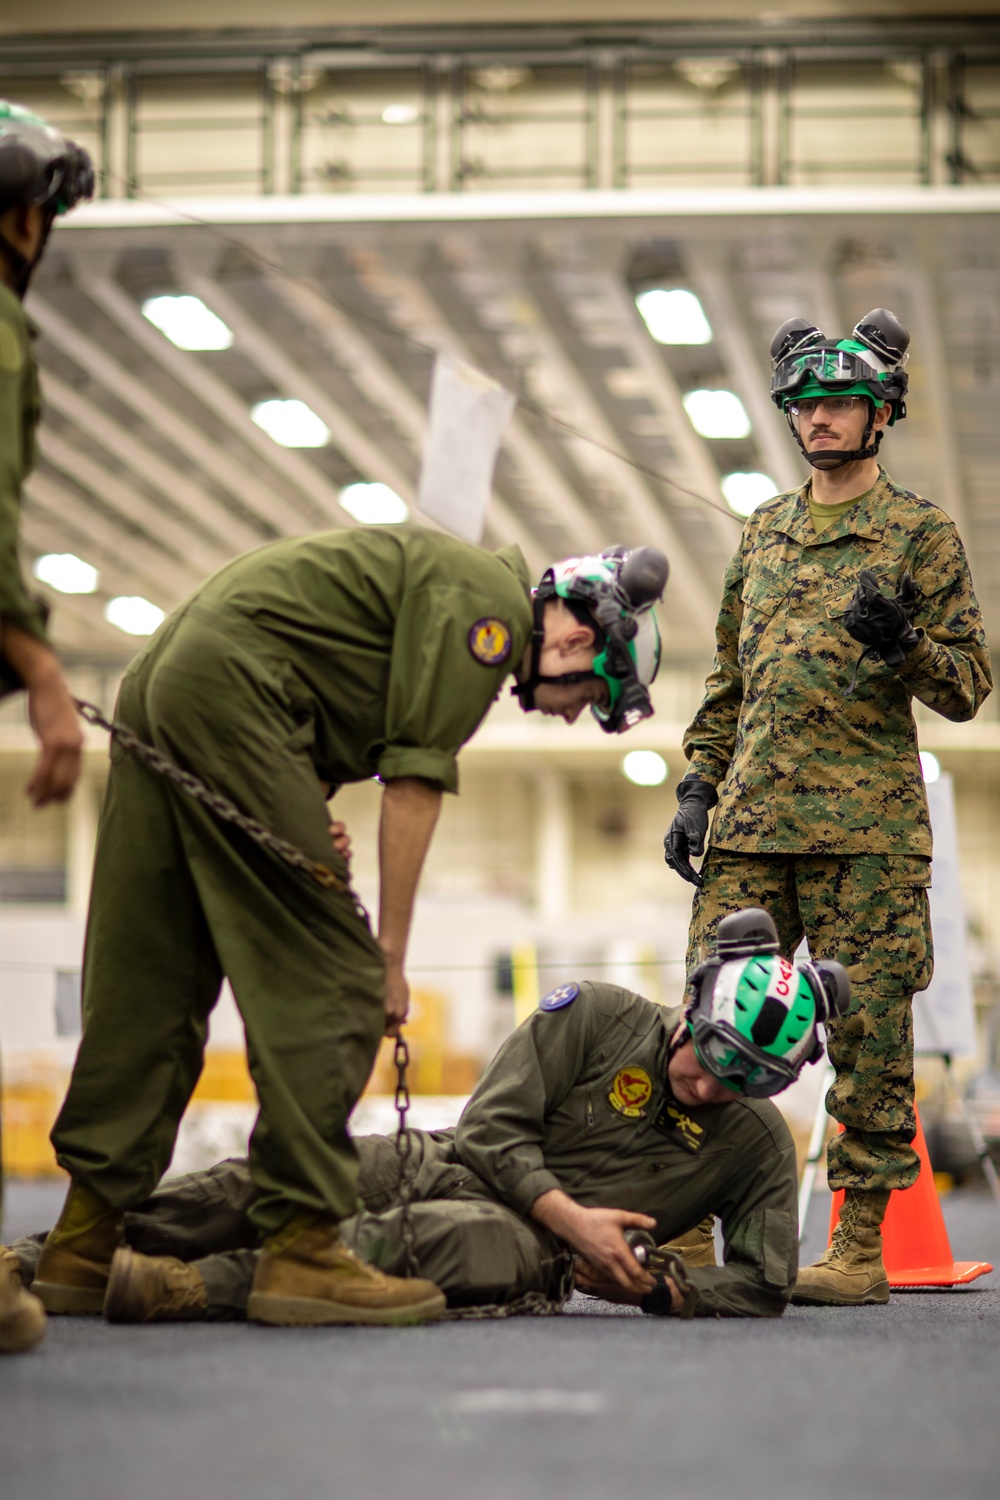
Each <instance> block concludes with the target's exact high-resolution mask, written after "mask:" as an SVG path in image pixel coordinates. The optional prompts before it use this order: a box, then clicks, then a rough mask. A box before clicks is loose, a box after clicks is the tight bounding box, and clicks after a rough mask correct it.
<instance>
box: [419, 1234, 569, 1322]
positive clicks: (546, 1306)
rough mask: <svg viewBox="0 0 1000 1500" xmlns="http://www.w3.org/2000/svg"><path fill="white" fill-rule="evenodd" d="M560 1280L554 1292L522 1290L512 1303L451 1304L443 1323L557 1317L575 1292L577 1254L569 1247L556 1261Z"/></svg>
mask: <svg viewBox="0 0 1000 1500" xmlns="http://www.w3.org/2000/svg"><path fill="white" fill-rule="evenodd" d="M555 1265H556V1267H557V1268H558V1279H557V1280H556V1283H555V1286H554V1288H553V1289H552V1291H550V1292H522V1294H521V1296H520V1297H515V1298H514V1299H513V1300H512V1301H510V1302H482V1303H480V1304H479V1305H478V1306H476V1307H450V1308H449V1309H448V1311H447V1312H446V1313H443V1314H442V1316H441V1320H440V1321H441V1322H442V1323H485V1322H495V1321H496V1320H497V1319H499V1318H555V1317H557V1316H558V1315H559V1313H561V1312H562V1310H563V1308H564V1307H565V1306H566V1303H567V1302H568V1301H569V1299H570V1297H571V1296H572V1293H573V1256H572V1255H571V1254H570V1252H569V1251H568V1250H567V1251H566V1252H565V1254H563V1255H561V1256H560V1257H559V1259H558V1261H556V1263H555Z"/></svg>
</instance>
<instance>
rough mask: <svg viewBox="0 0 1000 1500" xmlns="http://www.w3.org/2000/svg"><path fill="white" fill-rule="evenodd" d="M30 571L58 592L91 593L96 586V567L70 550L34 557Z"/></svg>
mask: <svg viewBox="0 0 1000 1500" xmlns="http://www.w3.org/2000/svg"><path fill="white" fill-rule="evenodd" d="M31 571H32V572H33V573H34V575H35V577H36V578H38V579H40V580H41V582H42V583H47V584H48V586H49V588H50V589H58V590H59V592H60V594H92V593H93V592H94V590H95V589H96V588H97V569H96V568H92V567H91V566H90V563H85V562H84V561H83V559H82V558H81V557H77V556H76V555H75V554H74V553H72V552H46V553H45V555H44V557H36V558H35V561H34V562H33V563H32V565H31Z"/></svg>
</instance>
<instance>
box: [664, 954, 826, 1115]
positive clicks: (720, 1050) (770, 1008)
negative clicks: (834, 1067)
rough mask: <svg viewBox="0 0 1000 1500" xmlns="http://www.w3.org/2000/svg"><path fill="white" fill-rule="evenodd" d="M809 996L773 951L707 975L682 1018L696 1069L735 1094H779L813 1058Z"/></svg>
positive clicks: (803, 981) (797, 971)
mask: <svg viewBox="0 0 1000 1500" xmlns="http://www.w3.org/2000/svg"><path fill="white" fill-rule="evenodd" d="M818 1019H819V1017H818V1015H817V1009H816V997H815V992H814V989H813V987H812V986H811V985H810V983H809V981H808V979H807V978H806V974H805V972H804V971H803V970H802V969H801V968H799V967H797V966H796V965H794V964H791V963H789V962H788V960H787V959H784V958H781V957H779V956H778V955H777V954H757V955H755V956H753V957H751V958H742V959H732V960H730V961H729V962H727V963H723V964H721V965H719V966H718V967H716V968H714V969H713V970H712V972H711V974H710V975H706V979H705V982H703V983H702V985H701V986H700V989H699V994H698V998H697V1001H696V1003H695V1005H694V1006H693V1007H692V1009H691V1012H690V1013H689V1016H688V1021H687V1024H688V1029H689V1031H690V1033H691V1037H692V1040H693V1042H694V1045H695V1051H696V1053H697V1056H698V1060H699V1061H700V1063H701V1065H702V1067H704V1068H705V1069H706V1070H707V1071H708V1072H710V1073H712V1074H713V1075H714V1076H715V1077H716V1078H718V1079H719V1081H720V1082H721V1083H723V1084H725V1085H726V1086H727V1087H728V1088H731V1089H733V1090H734V1091H735V1092H738V1093H744V1094H749V1095H751V1096H753V1097H758V1098H760V1097H767V1096H769V1095H771V1094H776V1093H778V1092H780V1090H781V1089H783V1088H786V1087H787V1086H788V1084H789V1083H791V1082H792V1080H793V1079H794V1078H795V1077H796V1076H797V1074H798V1072H799V1070H800V1068H801V1067H802V1065H803V1064H804V1063H805V1062H808V1061H810V1060H812V1059H813V1058H814V1057H815V1056H816V1055H817V1045H818V1039H817V1034H816V1025H817V1020H818Z"/></svg>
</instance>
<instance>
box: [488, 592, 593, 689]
mask: <svg viewBox="0 0 1000 1500" xmlns="http://www.w3.org/2000/svg"><path fill="white" fill-rule="evenodd" d="M547 603H548V600H547V599H539V598H538V596H537V595H536V596H535V600H534V605H533V610H534V625H533V627H532V631H531V663H530V665H529V667H528V675H527V677H526V678H525V679H524V681H523V682H516V683H515V684H514V686H513V687H512V688H511V690H510V692H511V697H512V698H516V699H517V701H518V702H519V703H520V705H521V707H522V709H523V710H524V712H525V713H526V714H530V713H531V712H532V710H533V709H535V708H537V706H538V705H537V704H536V703H535V689H536V688H537V687H538V686H539V685H540V684H541V683H543V682H551V683H555V684H556V685H557V686H559V687H575V686H576V685H577V683H580V682H597V681H599V678H598V674H597V673H596V672H562V673H560V674H559V675H558V676H556V677H551V676H546V675H545V674H544V673H542V672H540V671H539V670H538V669H539V667H540V666H541V660H542V646H543V644H544V641H545V606H546V604H547Z"/></svg>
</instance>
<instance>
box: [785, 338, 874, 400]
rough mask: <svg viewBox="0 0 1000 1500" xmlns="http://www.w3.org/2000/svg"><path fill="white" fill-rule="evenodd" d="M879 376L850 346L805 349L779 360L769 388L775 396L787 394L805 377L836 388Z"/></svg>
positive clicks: (799, 385)
mask: <svg viewBox="0 0 1000 1500" xmlns="http://www.w3.org/2000/svg"><path fill="white" fill-rule="evenodd" d="M878 378H879V374H878V371H877V370H876V369H874V368H873V366H872V365H870V364H868V362H867V361H866V360H863V359H862V358H861V356H860V355H859V354H854V353H852V352H851V350H849V349H806V350H805V351H804V352H803V353H800V354H790V355H788V356H787V357H786V358H785V359H782V360H779V361H778V364H777V365H776V366H775V370H774V374H773V376H772V378H771V390H772V391H773V392H774V393H775V394H776V395H789V396H790V395H793V394H794V392H795V391H797V390H800V389H801V387H802V386H803V385H804V384H805V382H806V381H807V380H818V381H819V383H820V385H823V386H827V387H829V388H830V389H831V390H833V391H835V390H836V388H837V387H838V386H846V385H857V384H858V383H859V382H861V381H868V380H876V381H877V380H878Z"/></svg>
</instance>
